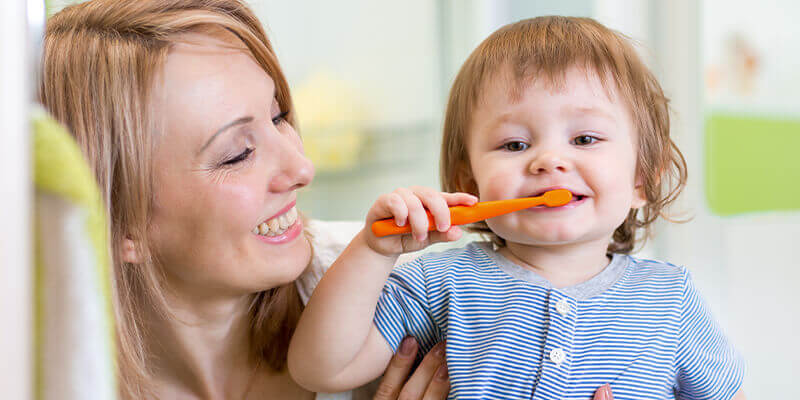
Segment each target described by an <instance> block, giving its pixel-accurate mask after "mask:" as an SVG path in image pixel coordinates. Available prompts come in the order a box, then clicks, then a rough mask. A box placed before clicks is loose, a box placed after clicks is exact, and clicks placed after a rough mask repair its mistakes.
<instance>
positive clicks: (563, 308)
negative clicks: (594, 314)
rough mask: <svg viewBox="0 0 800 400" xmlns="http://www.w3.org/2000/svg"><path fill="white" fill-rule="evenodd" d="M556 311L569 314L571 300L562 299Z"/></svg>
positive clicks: (564, 314)
mask: <svg viewBox="0 0 800 400" xmlns="http://www.w3.org/2000/svg"><path fill="white" fill-rule="evenodd" d="M556 311H558V313H559V314H561V315H563V316H565V317H566V316H567V314H569V302H568V301H567V300H566V299H561V300H559V301H558V303H556Z"/></svg>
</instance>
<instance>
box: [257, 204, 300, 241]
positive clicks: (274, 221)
mask: <svg viewBox="0 0 800 400" xmlns="http://www.w3.org/2000/svg"><path fill="white" fill-rule="evenodd" d="M302 231H303V223H302V221H301V218H299V214H298V212H297V209H296V208H295V202H294V201H293V202H291V203H289V204H288V205H286V206H285V207H283V208H282V209H281V211H279V212H278V213H276V214H275V215H273V216H272V217H270V218H268V219H266V220H264V222H262V223H260V224H259V225H258V226H257V227H255V228H253V229H252V233H253V234H254V235H256V237H257V238H258V239H259V240H261V241H262V242H265V243H269V244H280V243H286V242H289V241H292V240H293V239H295V238H296V237H297V236H298V235H299V234H300V233H301V232H302Z"/></svg>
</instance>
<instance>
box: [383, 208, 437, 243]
mask: <svg viewBox="0 0 800 400" xmlns="http://www.w3.org/2000/svg"><path fill="white" fill-rule="evenodd" d="M425 214H426V215H427V217H428V232H430V231H433V230H436V222H434V220H433V215H431V213H430V211H428V210H425ZM372 233H374V234H375V236H378V237H383V236H389V235H398V234H401V233H411V225H410V224H409V223H408V221H406V224H405V225H403V226H397V224H395V223H394V218H387V219H382V220H379V221H375V222H373V223H372Z"/></svg>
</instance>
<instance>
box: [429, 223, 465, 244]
mask: <svg viewBox="0 0 800 400" xmlns="http://www.w3.org/2000/svg"><path fill="white" fill-rule="evenodd" d="M462 234H463V231H462V230H461V228H459V227H458V226H456V225H453V226H451V227H450V229H448V230H447V232H431V234H430V237H429V240H428V241H429V244H434V243H441V242H455V241H456V240H458V239H461V235H462Z"/></svg>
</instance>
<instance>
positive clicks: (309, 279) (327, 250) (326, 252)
mask: <svg viewBox="0 0 800 400" xmlns="http://www.w3.org/2000/svg"><path fill="white" fill-rule="evenodd" d="M363 226H364V224H363V223H362V222H358V221H320V220H308V224H307V225H306V234H307V236H308V239H309V241H310V242H311V262H310V263H309V265H308V267H307V268H306V270H305V271H304V272H303V273H302V274H301V275H300V276H299V277H298V278H297V280H296V281H295V283H296V284H297V289H298V290H299V292H300V298H301V299H303V304H305V303H306V302H308V298H309V297H311V292H313V291H314V288H315V287H316V286H317V284H318V283H319V280H320V279H322V275H323V274H325V271H327V270H328V267H330V266H331V264H333V261H334V260H336V258H337V257H339V254H341V252H342V251H343V250H344V248H345V247H347V245H348V244H349V243H350V241H351V240H353V238H354V237H355V236H356V234H358V232H359V231H360V230H361V228H363Z"/></svg>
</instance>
